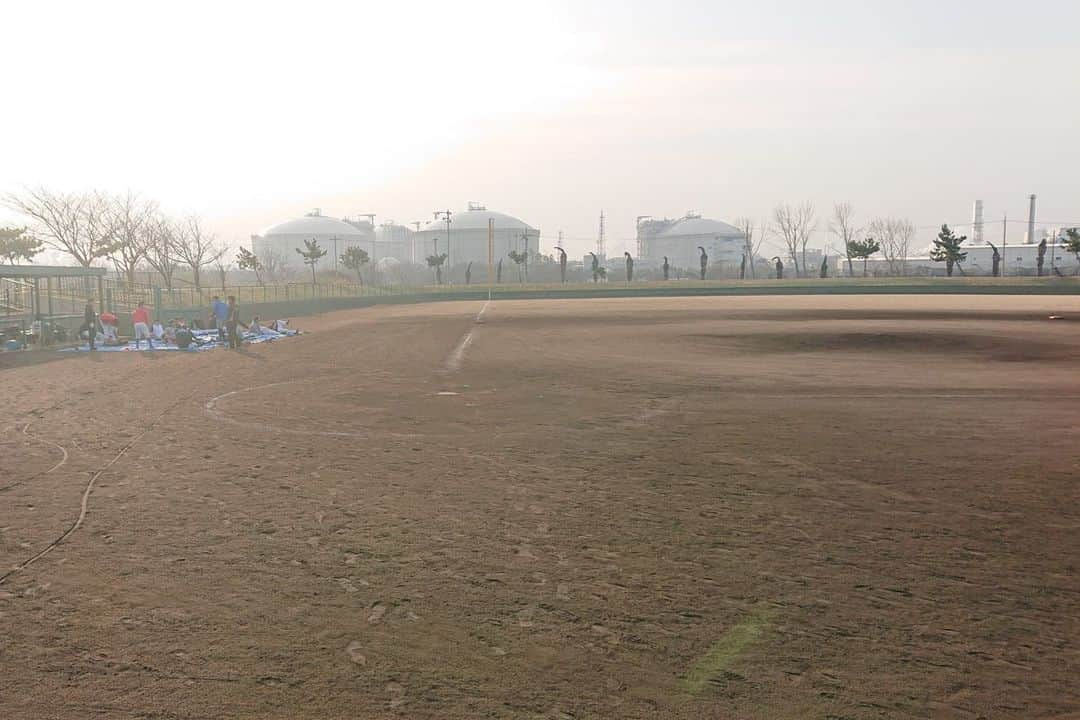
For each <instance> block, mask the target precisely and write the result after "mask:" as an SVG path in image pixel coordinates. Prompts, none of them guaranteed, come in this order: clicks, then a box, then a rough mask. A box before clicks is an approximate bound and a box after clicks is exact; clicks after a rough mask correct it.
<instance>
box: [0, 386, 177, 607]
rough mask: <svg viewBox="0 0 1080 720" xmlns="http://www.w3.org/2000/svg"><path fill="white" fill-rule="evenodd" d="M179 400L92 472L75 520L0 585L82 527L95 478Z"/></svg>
mask: <svg viewBox="0 0 1080 720" xmlns="http://www.w3.org/2000/svg"><path fill="white" fill-rule="evenodd" d="M181 402H183V401H182V400H178V401H177V402H174V403H173V404H171V405H169V406H168V407H167V408H165V409H164V410H162V411H161V414H160V415H158V416H157V417H155V418H154V419H153V421H151V422H150V424H149V425H147V426H146V427H145V428H144V429H143V431H142V432H140V433H139V434H138V435H136V436H135V437H133V438H132V439H131V440H129V441H128V442H127V444H126V445H124V446H123V447H122V448H120V452H118V453H116V455H114V456H113V458H112V459H111V460H109V462H107V463H105V464H104V465H102V466H101V467H100V468H98V469H97V470H96V471H95V472H94V474H93V475H91V476H90V479H89V480H88V481H87V482H86V487H85V489H83V493H82V499H81V500H80V502H79V514H78V516H77V517H76V518H75V522H73V523H72V524H71V527H69V528H68V529H67V530H65V531H64V533H63V534H61V535H60V536H59V537H58V538H56V539H55V540H53V541H52V542H50V543H49V544H48V545H46V546H45V548H44V549H42V550H41V551H39V552H38V553H37V554H36V555H33V556H31V557H30V558H28V559H26V560H24V561H22V562H21V563H19V564H18V565H16V566H15V567H14V568H12V569H11V570H9V571H7V572H6V573H4V574H3V575H0V585H2V584H4V582H6V581H7V580H8V578H10V577H12V576H13V575H16V574H17V573H20V572H22V571H23V570H25V569H26V568H28V567H30V566H31V565H33V564H34V563H36V562H37V561H38V560H40V559H41V558H43V557H45V556H46V555H48V554H49V553H50V552H52V551H53V550H54V549H55V548H56V546H58V545H59V544H60V543H62V542H64V541H65V540H67V539H68V538H69V537H71V536H72V535H73V534H74V533H75V531H77V530H78V529H79V528H80V527H82V524H83V521H84V520H85V519H86V513H87V512H88V511H89V509H90V494H91V493H93V491H94V483H96V482H97V479H98V478H99V477H101V476H102V475H103V474H104V473H105V471H106V470H108V469H109V468H111V467H112V466H113V465H115V464H116V463H117V462H119V460H120V458H122V457H124V455H126V454H127V452H128V451H129V450H131V448H132V447H134V446H135V444H136V443H137V442H139V440H141V439H143V438H144V437H146V436H147V435H148V434H149V433H150V431H151V430H153V429H154V427H155V426H156V425H157V424H158V423H159V422H161V419H162V418H163V417H165V415H166V414H168V413H169V412H171V411H172V410H173V409H174V408H175V407H176V406H177V405H179V404H180V403H181ZM66 461H67V453H66V451H65V454H64V462H66ZM61 464H63V463H61ZM57 467H59V466H57Z"/></svg>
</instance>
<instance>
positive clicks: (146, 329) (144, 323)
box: [131, 302, 154, 350]
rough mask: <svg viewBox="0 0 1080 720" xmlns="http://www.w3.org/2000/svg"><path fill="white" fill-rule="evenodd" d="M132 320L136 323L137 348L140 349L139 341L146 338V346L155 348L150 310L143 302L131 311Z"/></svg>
mask: <svg viewBox="0 0 1080 720" xmlns="http://www.w3.org/2000/svg"><path fill="white" fill-rule="evenodd" d="M131 322H132V323H133V324H134V325H135V349H136V350H138V349H139V341H140V340H142V339H143V338H146V346H147V347H148V348H150V349H151V350H153V349H154V338H153V336H152V335H151V334H150V310H149V309H148V308H147V307H146V305H145V304H144V303H142V302H140V303H139V306H138V307H137V308H135V310H134V311H132V313H131Z"/></svg>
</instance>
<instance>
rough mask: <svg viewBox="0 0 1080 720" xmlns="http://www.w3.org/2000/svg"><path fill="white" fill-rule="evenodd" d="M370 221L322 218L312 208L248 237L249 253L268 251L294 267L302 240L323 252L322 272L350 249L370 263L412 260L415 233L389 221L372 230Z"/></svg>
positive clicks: (371, 218)
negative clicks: (312, 242) (360, 251)
mask: <svg viewBox="0 0 1080 720" xmlns="http://www.w3.org/2000/svg"><path fill="white" fill-rule="evenodd" d="M374 220H375V216H374V215H370V214H369V215H360V216H358V219H356V220H352V219H350V218H347V217H346V218H342V219H341V220H337V219H335V218H331V217H326V216H324V215H323V214H322V212H321V211H320V210H319V209H317V208H316V209H315V210H312V211H311V212H310V213H308V214H307V215H305V216H304V217H300V218H295V219H293V220H286V221H285V222H283V223H278V224H277V225H272V226H270V227H268V228H266V229H265V230H263V231H262V232H261V233H259V234H258V235H252V236H251V251H252V252H253V253H255V254H256V255H258V256H260V257H262V256H264V255H265V254H266V253H268V252H273V253H276V254H277V255H279V256H280V258H281V260H282V262H283V263H284V264H286V265H289V266H292V267H298V266H300V265H301V264H302V263H303V258H301V257H300V255H299V254H298V253H297V252H296V251H297V250H303V249H304V241H305V240H315V241H316V242H318V243H319V246H320V247H321V248H323V249H324V250H326V258H325V261H324V262H323V263H321V264H320V267H322V268H325V269H331V268H337V266H338V265H339V263H340V259H341V254H342V253H343V252H345V250H346V249H347V248H350V247H359V248H362V249H363V250H365V251H366V252H367V254H368V257H369V258H370V259H371V262H372V264H374V263H377V262H378V261H379V260H382V259H384V258H393V259H395V260H397V261H399V262H410V261H414V260H415V259H416V257H415V253H416V252H417V251H416V250H415V247H414V243H413V235H414V234H415V233H414V232H413V231H412V230H411V229H410V228H407V227H405V226H403V225H396V224H394V223H393V222H392V221H390V222H385V223H382V224H381V225H379V226H378V227H375V225H374Z"/></svg>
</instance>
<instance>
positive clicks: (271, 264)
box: [258, 247, 292, 282]
mask: <svg viewBox="0 0 1080 720" xmlns="http://www.w3.org/2000/svg"><path fill="white" fill-rule="evenodd" d="M258 258H259V262H260V263H261V264H262V267H263V272H264V273H265V274H266V277H267V278H268V279H269V280H270V281H271V282H277V281H279V280H288V279H289V278H290V277H291V275H292V273H291V272H290V270H289V262H288V259H287V258H286V257H285V254H284V253H282V252H280V251H278V250H275V249H274V248H271V247H264V248H263V249H262V250H261V251H259V253H258Z"/></svg>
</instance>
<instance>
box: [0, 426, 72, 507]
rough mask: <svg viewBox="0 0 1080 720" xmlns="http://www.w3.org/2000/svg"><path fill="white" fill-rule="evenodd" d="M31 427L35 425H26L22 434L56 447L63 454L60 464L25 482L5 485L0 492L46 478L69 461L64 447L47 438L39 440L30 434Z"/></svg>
mask: <svg viewBox="0 0 1080 720" xmlns="http://www.w3.org/2000/svg"><path fill="white" fill-rule="evenodd" d="M31 425H33V423H26V425H24V426H23V429H22V434H23V435H25V436H26V437H28V438H30V439H31V440H33V441H34V442H38V443H42V444H43V445H49V446H51V447H54V448H56V449H57V450H59V451H60V453H61V457H60V462H58V463H56V464H55V465H53V466H52V467H51V468H49V469H48V470H42V471H41V472H38V473H35V474H33V475H31V476H30V477H28V478H25V479H23V480H17V481H15V482H13V483H11V484H9V485H4V486H3V487H0V492H6V491H8V490H11V489H12V488H16V487H18V486H20V485H23V484H25V483H28V482H30V481H31V480H36V479H37V478H39V477H44V476H45V475H48V474H49V473H52V472H53V471H55V470H59V469H60V468H61V467H63V465H64V464H65V463H67V461H68V451H67V449H66V448H65V447H64V446H63V445H59V444H57V443H54V442H53V441H52V440H46V439H45V438H39V437H37V436H36V435H31V434H30V426H31ZM7 429H12V428H7Z"/></svg>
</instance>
